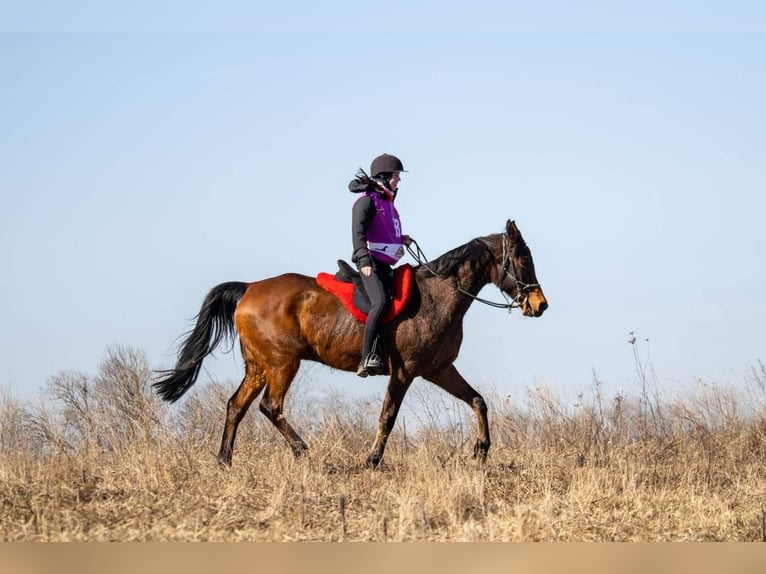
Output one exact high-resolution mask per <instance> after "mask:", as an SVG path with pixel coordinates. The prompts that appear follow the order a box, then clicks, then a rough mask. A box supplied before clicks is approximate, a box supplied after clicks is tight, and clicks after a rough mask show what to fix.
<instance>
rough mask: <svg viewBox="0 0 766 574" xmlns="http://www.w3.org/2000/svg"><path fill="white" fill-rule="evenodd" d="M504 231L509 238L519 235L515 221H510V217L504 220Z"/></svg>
mask: <svg viewBox="0 0 766 574" xmlns="http://www.w3.org/2000/svg"><path fill="white" fill-rule="evenodd" d="M505 232H506V233H507V234H508V237H510V238H511V239H514V238H515V237H516V236H517V235H519V228H518V227H516V222H515V221H511V220H510V219H509V220H508V221H506V223H505Z"/></svg>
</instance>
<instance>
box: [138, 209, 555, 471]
mask: <svg viewBox="0 0 766 574" xmlns="http://www.w3.org/2000/svg"><path fill="white" fill-rule="evenodd" d="M411 275H412V285H411V294H410V297H409V300H408V302H407V304H406V305H405V307H404V309H403V310H402V311H401V313H400V314H399V315H398V316H397V317H396V318H394V319H393V320H392V321H391V322H389V323H387V324H386V325H384V326H382V327H381V328H380V335H379V336H380V337H381V339H382V342H383V345H384V348H386V349H387V350H388V352H387V361H388V368H389V373H390V378H389V381H388V386H387V389H386V393H385V397H384V399H383V405H382V409H381V413H380V418H379V421H378V428H377V434H376V436H375V440H374V443H373V446H372V451H371V452H370V454H369V456H368V457H367V460H366V464H367V466H369V467H372V468H375V467H377V466H378V465H379V464H380V462H381V459H382V458H383V452H384V450H385V448H386V441H387V440H388V437H389V434H390V433H391V430H392V428H393V426H394V423H395V421H396V417H397V414H398V412H399V408H400V406H401V404H402V400H403V399H404V396H405V394H406V393H407V390H408V389H409V387H410V385H411V383H412V381H413V379H415V377H418V376H420V377H423V378H424V379H426V380H427V381H430V382H431V383H433V384H435V385H437V386H438V387H441V388H442V389H444V390H445V391H447V392H448V393H449V394H451V395H452V396H454V397H456V398H458V399H460V400H461V401H463V402H465V403H466V404H467V405H468V406H469V407H471V409H472V410H473V412H474V414H475V416H476V421H477V435H476V442H475V444H474V449H473V457H474V458H477V459H478V460H479V461H481V462H484V461H486V458H487V453H488V452H489V448H490V435H489V423H488V419H487V405H486V403H485V402H484V399H483V398H482V396H481V395H480V394H479V393H478V392H477V391H476V390H475V389H474V388H473V387H471V385H469V384H468V382H467V381H466V380H465V379H464V378H463V377H462V375H461V374H460V373H459V372H458V370H457V369H456V368H455V365H454V364H453V363H454V361H455V359H456V358H457V356H458V351H459V350H460V345H461V343H462V339H463V317H464V316H465V314H466V312H467V311H468V309H469V307H470V306H471V304H472V303H473V301H474V300H476V299H479V298H478V293H479V291H480V290H481V289H482V288H483V287H484V286H485V285H487V284H489V283H494V284H495V285H496V286H497V287H498V288H499V289H500V291H501V293H503V294H504V295H507V296H509V297H510V298H511V300H510V301H509V300H508V299H507V297H506V301H509V302H508V303H507V304H497V303H494V304H495V305H496V306H503V307H506V308H508V309H509V311H510V309H511V308H514V307H517V308H520V309H521V312H522V314H523V315H524V316H528V317H540V316H541V315H542V314H543V312H544V311H545V310H546V309H547V308H548V302H547V300H546V298H545V295H544V294H543V291H542V288H541V287H540V284H539V283H538V281H537V276H536V274H535V267H534V263H533V261H532V254H531V252H530V250H529V247H528V246H527V244H526V242H525V241H524V239H523V237H522V235H521V232H520V231H519V229H518V227H517V226H516V223H515V222H514V221H511V220H510V219H509V220H508V221H507V222H506V225H505V230H504V231H503V232H501V233H495V234H491V235H488V236H484V237H478V238H475V239H473V240H471V241H469V242H468V243H465V244H464V245H461V246H460V247H457V248H455V249H452V250H451V251H448V252H446V253H444V254H443V255H441V256H440V257H438V258H436V259H434V260H433V261H431V262H424V261H419V265H416V266H413V267H412V274H411ZM479 300H481V301H484V300H482V299H479ZM484 302H487V301H484ZM363 330H364V324H363V323H361V322H359V321H358V320H357V319H355V318H354V317H353V316H352V315H351V313H350V312H349V311H348V310H347V309H346V308H345V307H343V305H342V304H341V302H340V300H339V299H338V298H337V297H336V296H335V295H333V294H331V293H330V292H328V291H326V290H325V289H323V288H321V287H320V286H319V285H318V284H317V280H316V278H314V277H308V276H306V275H301V274H297V273H285V274H283V275H279V276H276V277H271V278H268V279H263V280H261V281H255V282H252V283H244V282H238V281H231V282H226V283H221V284H220V285H217V286H216V287H213V288H212V289H211V290H210V291H209V293H208V294H207V296H206V297H205V299H204V301H203V303H202V307H201V309H200V312H199V314H198V315H197V316H196V324H195V326H194V327H193V329H192V330H191V331H190V332H189V333H188V334H187V338H186V340H185V341H184V342H183V343H182V344H181V346H180V348H179V351H178V357H177V361H176V365H175V368H174V369H172V370H165V371H160V372H159V375H161V377H160V378H159V379H157V380H156V381H155V382H154V383H153V386H154V387H155V388H156V390H157V392H158V394H159V395H160V396H161V397H162V398H163V399H164V400H166V401H169V402H175V401H177V400H178V399H179V398H180V397H181V396H182V395H183V394H184V393H185V392H186V391H188V390H189V388H190V387H191V386H192V385H193V384H194V382H195V381H196V380H197V376H198V375H199V371H200V368H201V366H202V361H203V359H204V358H205V357H206V356H207V355H209V354H210V353H212V352H213V350H214V349H215V348H216V347H217V346H218V345H219V344H220V343H221V342H222V341H224V340H229V341H232V342H233V341H234V340H235V337H236V335H237V334H238V335H239V341H240V349H241V351H242V358H243V360H244V364H245V375H244V378H243V379H242V382H241V384H240V385H239V387H238V388H237V390H236V391H235V392H234V394H233V395H232V396H231V398H230V399H229V401H228V403H227V408H226V419H225V423H224V429H223V437H222V439H221V447H220V450H219V452H218V462H219V463H220V464H221V465H223V466H231V464H232V452H233V449H234V440H235V438H236V434H237V427H238V425H239V423H240V421H241V420H242V417H243V416H244V415H245V413H246V412H247V410H248V408H249V407H250V405H251V403H252V402H253V401H254V400H255V399H256V398H257V397H258V396H259V395H260V394H261V393H263V396H262V397H261V401H260V404H259V408H260V411H261V412H262V413H263V414H264V415H265V416H266V417H267V418H268V419H269V420H270V421H271V422H272V424H273V425H274V426H275V427H276V429H277V430H278V431H279V432H280V433H281V434H282V436H284V438H285V439H286V440H287V443H288V445H289V446H290V448H291V449H292V451H293V454H294V455H295V456H296V457H299V456H301V455H302V454H304V453H305V452H306V451H307V449H308V447H307V445H306V443H305V442H304V441H303V439H302V438H301V437H300V436H299V435H298V433H297V432H296V431H295V429H294V428H293V427H292V426H291V425H290V423H289V422H288V420H287V419H286V418H285V415H284V412H283V405H284V400H285V394H286V393H287V391H288V389H289V388H290V384H291V383H292V381H293V378H294V377H295V375H296V374H297V372H298V368H299V366H300V363H301V361H304V360H305V361H316V362H319V363H323V364H325V365H328V366H330V367H332V368H334V369H340V370H344V371H355V370H356V368H357V365H358V364H359V360H360V356H361V348H362V335H363ZM235 332H236V333H235Z"/></svg>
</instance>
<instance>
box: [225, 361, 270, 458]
mask: <svg viewBox="0 0 766 574" xmlns="http://www.w3.org/2000/svg"><path fill="white" fill-rule="evenodd" d="M265 385H266V377H265V375H264V373H263V370H262V369H261V368H260V367H259V366H258V365H256V364H255V363H253V362H248V363H247V365H246V366H245V378H244V379H242V383H241V384H240V385H239V388H238V389H237V391H236V392H235V393H234V394H233V395H232V396H231V398H230V399H229V402H228V404H227V406H226V422H225V423H224V427H223V438H222V439H221V450H219V451H218V462H220V463H221V464H224V465H226V466H231V454H232V451H233V450H234V439H235V438H236V436H237V427H238V426H239V423H240V421H241V420H242V417H244V416H245V413H247V409H248V408H250V404H251V403H252V402H253V400H255V398H256V397H257V396H258V395H259V394H260V393H261V391H262V390H263V387H264V386H265Z"/></svg>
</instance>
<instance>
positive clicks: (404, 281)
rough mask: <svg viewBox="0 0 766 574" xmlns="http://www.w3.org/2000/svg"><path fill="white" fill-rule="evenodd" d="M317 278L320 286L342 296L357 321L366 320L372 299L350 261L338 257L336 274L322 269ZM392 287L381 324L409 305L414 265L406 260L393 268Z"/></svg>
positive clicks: (341, 298)
mask: <svg viewBox="0 0 766 574" xmlns="http://www.w3.org/2000/svg"><path fill="white" fill-rule="evenodd" d="M316 281H317V284H318V285H319V286H320V287H322V288H323V289H325V290H326V291H329V292H330V293H332V294H333V295H335V296H336V297H337V298H338V299H340V301H341V303H343V306H344V307H346V309H348V310H349V312H350V313H351V314H352V315H353V316H354V318H355V319H356V320H357V321H359V322H360V323H364V322H365V321H366V320H367V314H368V313H369V312H370V299H369V297H368V296H367V292H366V291H365V290H364V285H363V284H362V277H361V275H359V272H358V271H357V270H356V269H354V268H353V267H352V266H351V265H349V264H348V263H346V262H345V261H343V260H342V259H338V271H337V272H336V273H335V274H334V275H332V274H330V273H319V274H318V275H317V277H316ZM389 287H390V288H389V305H388V306H387V307H386V311H385V312H384V313H383V317H381V320H380V324H381V325H385V324H386V323H389V322H390V321H392V320H393V319H394V318H395V317H396V316H397V315H399V313H401V311H402V310H403V309H404V307H405V306H406V305H407V301H408V300H409V297H410V292H411V290H412V268H411V267H410V265H409V264H407V263H405V264H404V265H400V266H399V267H397V268H396V269H394V276H393V280H392V281H391V285H390V286H389Z"/></svg>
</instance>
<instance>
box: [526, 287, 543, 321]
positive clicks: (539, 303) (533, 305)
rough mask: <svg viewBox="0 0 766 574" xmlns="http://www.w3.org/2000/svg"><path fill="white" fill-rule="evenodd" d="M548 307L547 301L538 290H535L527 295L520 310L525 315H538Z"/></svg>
mask: <svg viewBox="0 0 766 574" xmlns="http://www.w3.org/2000/svg"><path fill="white" fill-rule="evenodd" d="M547 308H548V301H547V300H546V299H545V295H543V292H542V291H540V290H535V291H532V292H530V293H529V294H528V295H527V299H526V301H524V305H522V307H521V312H522V313H523V314H524V315H525V316H527V317H539V316H540V315H542V314H543V312H544V311H545V310H546V309H547Z"/></svg>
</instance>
